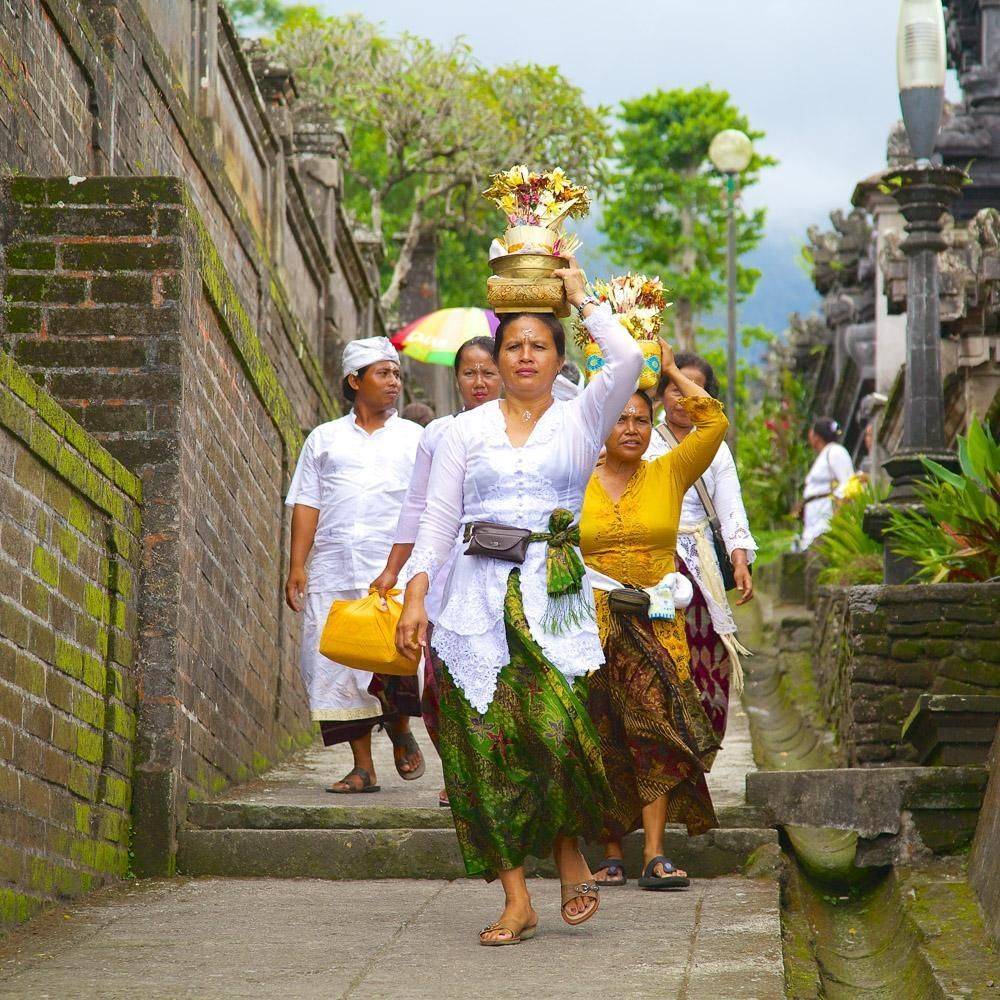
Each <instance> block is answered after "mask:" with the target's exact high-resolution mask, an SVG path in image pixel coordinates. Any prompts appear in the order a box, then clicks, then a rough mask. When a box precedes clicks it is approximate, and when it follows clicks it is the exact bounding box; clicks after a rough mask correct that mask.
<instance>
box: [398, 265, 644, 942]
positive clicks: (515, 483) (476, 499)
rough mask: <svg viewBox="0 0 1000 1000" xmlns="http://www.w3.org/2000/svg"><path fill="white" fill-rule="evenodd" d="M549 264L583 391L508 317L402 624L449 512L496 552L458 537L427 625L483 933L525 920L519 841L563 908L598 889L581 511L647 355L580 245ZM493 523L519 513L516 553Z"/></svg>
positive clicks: (421, 535)
mask: <svg viewBox="0 0 1000 1000" xmlns="http://www.w3.org/2000/svg"><path fill="white" fill-rule="evenodd" d="M555 274H556V275H557V276H559V277H561V278H562V280H563V282H564V285H565V291H566V296H567V298H568V299H569V301H570V303H572V304H573V305H574V306H575V307H577V309H578V310H579V311H580V312H581V314H582V316H583V317H584V321H585V323H586V325H587V328H588V329H589V330H590V332H591V334H592V335H593V336H594V338H595V340H597V342H598V343H599V344H600V345H601V347H602V349H603V351H604V354H605V358H606V364H605V367H604V369H603V370H602V372H601V373H600V374H599V375H598V376H597V377H595V378H594V380H593V381H592V382H591V383H590V385H588V386H587V388H586V389H585V390H584V391H583V392H582V393H581V394H580V395H579V396H578V397H576V398H575V399H572V400H568V401H556V400H554V398H553V394H552V386H553V383H554V382H555V379H556V376H557V374H558V373H559V370H560V368H561V367H562V365H563V362H564V360H565V358H564V354H565V338H564V333H563V329H562V326H561V325H560V324H559V322H558V321H557V320H556V319H555V317H553V316H551V315H548V314H536V313H517V314H507V315H505V316H504V317H503V320H502V322H501V325H500V327H499V329H498V330H497V333H496V338H495V348H494V357H495V358H496V359H497V363H498V366H499V369H500V375H501V378H502V380H503V383H504V393H505V398H504V399H503V400H500V401H496V402H490V403H486V404H484V405H483V406H481V407H479V408H478V409H476V410H473V411H472V412H471V413H467V414H464V415H462V416H461V417H460V418H458V419H456V420H455V421H454V422H453V423H452V425H451V426H450V427H449V428H448V430H447V431H446V432H445V435H444V437H443V439H442V440H441V442H440V443H439V445H438V447H437V449H436V451H435V454H434V462H433V466H432V470H431V476H430V482H429V486H428V490H427V506H426V510H425V512H424V515H423V517H422V518H421V521H420V529H419V531H418V534H417V541H416V544H415V546H414V550H413V555H412V556H411V559H410V563H409V565H408V567H407V571H408V572H409V573H410V574H411V579H410V582H409V584H408V585H407V588H406V600H405V605H404V610H403V616H402V619H401V620H400V623H399V629H398V633H397V644H398V645H399V647H400V649H401V650H402V651H403V652H404V653H406V654H408V655H413V654H414V653H415V652H416V651H417V650H418V649H419V648H420V647H421V646H425V645H426V642H427V625H428V615H427V607H426V598H427V593H428V590H429V587H430V584H431V582H432V581H433V580H435V579H436V578H437V576H438V575H439V574H440V573H441V571H442V567H444V566H446V565H448V563H449V560H450V559H451V556H452V553H453V551H454V550H455V537H456V534H457V533H458V531H459V528H460V526H464V531H465V537H467V538H469V539H470V541H469V542H468V547H472V548H473V549H474V550H475V551H477V552H483V553H485V552H489V551H501V550H504V552H505V555H507V556H508V558H491V557H489V556H487V555H469V554H466V548H467V546H466V545H465V544H463V545H462V546H461V549H460V550H459V551H460V554H456V555H455V556H454V559H453V562H452V568H451V570H450V574H449V579H448V582H447V584H446V589H445V593H444V598H443V601H442V607H441V610H440V612H439V614H438V617H437V620H436V622H435V623H434V631H433V636H432V638H431V649H432V655H434V656H435V657H436V658H437V661H438V676H439V679H440V689H439V695H440V745H441V759H442V763H443V765H444V773H445V783H446V786H447V790H448V795H449V797H450V800H451V808H452V816H453V819H454V822H455V830H456V833H457V835H458V840H459V844H460V846H461V849H462V854H463V857H464V859H465V865H466V870H467V871H468V873H469V874H470V875H482V876H484V877H485V878H486V879H487V880H491V879H494V878H497V877H499V879H500V881H501V882H502V884H503V888H504V893H505V896H506V902H505V906H504V909H503V912H502V913H501V915H500V917H499V919H498V920H497V921H496V922H495V923H494V924H491V925H490V926H489V927H488V928H486V929H485V930H484V931H483V932H482V933H481V934H480V942H481V943H482V944H484V945H488V946H500V945H509V944H516V943H518V942H520V941H523V940H526V939H527V938H529V937H532V936H533V935H534V933H535V929H536V927H537V923H538V917H537V915H536V913H535V911H534V909H533V908H532V905H531V899H530V896H529V894H528V888H527V884H526V882H525V875H524V862H525V858H526V857H527V856H528V855H529V854H530V855H533V856H535V857H539V856H544V855H545V854H547V853H549V852H550V851H551V852H552V854H553V855H554V858H555V862H556V865H557V867H558V869H559V876H560V881H561V883H562V915H563V919H564V920H565V921H566V922H567V923H570V924H579V923H582V922H583V921H584V920H587V919H589V918H590V917H591V916H593V914H594V913H595V912H596V911H597V907H598V896H597V889H596V886H595V885H594V884H593V881H592V879H591V873H590V869H589V868H588V867H587V863H586V861H585V860H584V858H583V855H582V854H581V853H580V850H579V845H578V838H579V837H580V836H591V837H593V836H596V835H597V834H598V833H599V831H600V817H601V816H602V815H603V813H604V811H605V808H606V807H607V805H608V804H609V802H608V800H609V798H610V789H609V788H608V785H607V780H606V778H605V776H604V768H603V766H602V763H601V755H600V748H599V745H598V737H597V733H596V731H595V729H594V727H593V724H592V723H591V721H590V718H589V716H588V714H587V709H586V694H585V687H586V684H585V681H584V678H585V677H586V675H587V674H588V673H590V672H591V671H593V670H595V669H596V668H597V667H599V666H600V664H601V663H602V661H603V654H602V651H601V645H600V640H599V637H598V632H597V624H596V621H595V620H594V604H593V594H592V591H591V589H590V585H589V583H588V581H587V579H586V575H585V569H584V566H583V562H582V560H581V557H580V552H579V548H578V541H579V529H578V527H577V524H576V519H577V516H578V514H579V511H580V507H581V505H582V503H583V494H584V490H585V488H586V485H587V480H588V478H589V477H590V474H591V472H592V471H593V468H594V463H595V462H596V459H597V455H598V453H599V451H600V449H601V446H602V444H603V442H604V439H605V437H607V434H608V432H609V431H610V429H611V428H612V427H613V426H614V424H615V422H616V421H617V419H618V415H619V414H620V413H621V410H622V407H623V406H624V405H625V403H626V402H627V400H628V399H629V397H630V396H631V393H632V388H633V386H634V385H635V380H636V378H637V376H638V374H639V370H640V368H641V366H642V361H643V359H642V354H641V351H640V350H639V348H638V347H637V346H636V344H635V342H634V341H633V340H632V338H631V337H630V336H629V335H628V333H627V332H626V331H625V330H624V329H623V328H622V327H621V325H620V324H619V323H618V322H617V321H616V320H614V319H613V318H612V316H611V313H610V310H609V309H608V308H607V307H598V306H597V305H596V303H595V302H594V301H593V300H592V299H589V298H588V296H587V293H586V290H585V279H584V277H583V274H582V272H581V271H580V270H579V268H578V267H577V266H576V263H575V261H571V262H570V266H569V267H568V268H565V269H562V270H559V271H556V272H555ZM505 527H506V528H507V529H523V530H522V534H521V538H522V541H521V542H520V546H519V547H520V552H521V553H523V560H518V558H517V555H518V546H517V545H514V546H513V550H512V551H509V550H511V549H512V545H511V541H510V540H511V537H512V534H511V531H510V530H507V531H506V532H505V531H504V530H503V529H504V528H505ZM515 540H516V533H515Z"/></svg>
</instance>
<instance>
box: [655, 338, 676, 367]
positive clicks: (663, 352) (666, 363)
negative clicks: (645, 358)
mask: <svg viewBox="0 0 1000 1000" xmlns="http://www.w3.org/2000/svg"><path fill="white" fill-rule="evenodd" d="M656 339H657V340H658V341H659V342H660V370H661V371H664V372H665V371H668V370H669V369H671V368H673V367H674V349H673V348H672V347H671V346H670V345H669V344H668V343H667V342H666V341H665V340H664V339H663V338H662V337H657V338H656Z"/></svg>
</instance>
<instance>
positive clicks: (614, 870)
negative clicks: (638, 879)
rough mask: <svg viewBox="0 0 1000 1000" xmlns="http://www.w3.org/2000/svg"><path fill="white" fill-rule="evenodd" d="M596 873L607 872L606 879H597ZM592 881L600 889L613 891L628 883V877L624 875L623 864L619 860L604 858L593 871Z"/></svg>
mask: <svg viewBox="0 0 1000 1000" xmlns="http://www.w3.org/2000/svg"><path fill="white" fill-rule="evenodd" d="M598 872H607V873H608V877H607V878H597V873H598ZM594 881H595V882H596V883H597V884H598V885H599V886H600V887H601V888H602V889H607V888H612V889H614V888H615V887H616V886H619V885H626V884H627V883H628V876H627V875H626V874H625V862H624V861H622V859H621V858H605V859H604V860H603V861H602V862H601V863H600V864H599V865H598V866H597V867H596V868H595V869H594Z"/></svg>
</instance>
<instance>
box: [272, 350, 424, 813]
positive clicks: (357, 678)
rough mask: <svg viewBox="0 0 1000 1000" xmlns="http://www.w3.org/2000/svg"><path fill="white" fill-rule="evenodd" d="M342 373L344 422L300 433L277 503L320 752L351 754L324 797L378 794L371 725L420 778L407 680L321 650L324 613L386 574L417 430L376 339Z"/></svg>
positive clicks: (405, 772) (412, 681)
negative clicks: (341, 748)
mask: <svg viewBox="0 0 1000 1000" xmlns="http://www.w3.org/2000/svg"><path fill="white" fill-rule="evenodd" d="M343 370H344V393H345V395H346V396H347V398H348V399H350V400H351V401H352V403H353V407H352V409H351V412H350V413H349V414H348V415H347V416H346V417H341V418H340V419H339V420H331V421H330V422H328V423H325V424H320V426H319V427H317V428H316V429H315V430H314V431H313V432H312V433H311V434H310V435H309V437H308V438H307V439H306V442H305V444H304V445H303V448H302V453H301V454H300V455H299V461H298V465H297V467H296V469H295V475H294V477H293V479H292V484H291V487H290V489H289V491H288V496H287V498H286V500H285V503H286V504H287V505H288V506H290V507H292V508H293V512H292V537H291V558H290V561H289V570H288V580H287V582H286V584H285V599H286V601H287V603H288V606H289V607H290V608H291V609H292V610H293V611H297V612H298V611H304V612H305V616H304V621H303V624H302V651H301V668H302V676H303V679H304V680H305V684H306V689H307V691H308V693H309V706H310V709H311V711H312V717H313V718H314V719H315V720H317V721H318V722H319V724H320V730H321V732H322V734H323V742H324V743H325V744H326V745H327V746H332V745H333V744H336V743H343V742H349V743H350V744H351V750H352V752H353V754H354V767H353V769H352V770H351V771H350V772H349V773H348V774H347V775H345V776H344V778H343V779H342V780H340V781H338V782H336V783H334V784H333V785H331V786H330V788H329V789H328V791H331V792H336V793H340V794H349V793H354V792H377V791H378V790H379V786H378V783H377V776H376V774H375V764H374V761H373V760H372V750H371V741H372V736H371V734H372V729H373V728H374V727H375V726H376V725H378V724H385V726H386V728H387V730H388V732H389V735H390V738H391V739H392V741H393V745H394V747H395V759H396V769H397V770H398V771H399V773H400V775H401V776H402V777H403V778H406V779H408V780H409V779H413V778H418V777H420V775H421V774H422V773H423V771H424V760H423V756H422V755H421V752H420V748H419V747H418V746H417V744H416V741H415V740H414V737H413V734H412V733H411V732H410V716H414V715H419V714H420V702H419V695H418V692H417V685H416V678H399V677H392V678H389V677H382V676H381V675H377V674H376V675H372V674H370V673H366V672H364V671H360V670H352V669H350V668H348V667H345V666H343V665H342V664H339V663H335V662H334V661H333V660H329V659H327V658H326V657H325V656H323V655H322V654H321V653H320V651H319V639H320V635H321V634H322V631H323V626H324V624H325V623H326V617H327V614H328V613H329V611H330V605H331V604H332V603H333V602H334V601H335V600H352V599H355V598H358V597H364V596H365V595H366V594H367V593H368V585H369V583H370V582H371V580H372V578H373V577H374V576H375V574H377V573H378V572H379V570H381V568H382V567H383V566H384V565H385V559H386V556H387V555H388V553H389V546H390V545H391V543H392V533H393V531H394V529H395V526H396V521H397V520H398V518H399V511H400V508H401V507H402V504H403V498H404V496H405V495H406V490H407V487H408V486H409V483H410V475H411V473H412V471H413V463H414V459H415V457H416V454H417V446H418V444H419V441H420V435H421V433H422V428H421V427H419V426H418V425H417V424H414V423H411V422H410V421H409V420H402V419H400V417H398V416H397V415H396V409H395V407H396V402H397V400H398V398H399V394H400V390H401V388H402V382H401V380H400V373H399V355H398V354H397V353H396V349H395V348H394V347H393V346H392V344H391V343H390V342H389V341H388V340H387V339H386V338H385V337H369V338H368V339H366V340H356V341H353V342H352V343H350V344H348V345H347V347H346V348H345V349H344V365H343ZM310 555H311V559H310ZM307 560H308V566H307Z"/></svg>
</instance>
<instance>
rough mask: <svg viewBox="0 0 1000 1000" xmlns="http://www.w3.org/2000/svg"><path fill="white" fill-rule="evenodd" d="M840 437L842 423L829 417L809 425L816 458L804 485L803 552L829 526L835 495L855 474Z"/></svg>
mask: <svg viewBox="0 0 1000 1000" xmlns="http://www.w3.org/2000/svg"><path fill="white" fill-rule="evenodd" d="M839 437H840V427H839V426H838V424H837V421H836V420H832V419H831V418H830V417H820V418H819V420H817V421H816V422H815V423H814V424H813V425H812V427H810V428H809V432H808V440H809V447H810V448H812V450H813V451H814V452H816V459H815V461H814V462H813V464H812V465H811V466H810V468H809V472H808V473H807V474H806V482H805V485H804V486H803V488H802V504H801V508H800V509H801V511H802V536H801V538H800V539H799V543H798V549H799V551H800V552H804V551H805V550H806V549H808V548H809V546H810V545H812V543H813V542H815V541H816V539H817V538H819V536H820V535H825V534H826V532H827V531H829V530H830V519H831V518H832V517H833V501H834V498H835V497H839V496H840V490H841V488H842V487H843V486H844V484H845V483H846V482H847V480H848V479H850V478H851V476H853V475H854V463H853V462H852V461H851V453H850V452H849V451H848V450H847V449H846V448H845V447H844V446H843V445H842V444H838V443H837V439H838V438H839Z"/></svg>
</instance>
